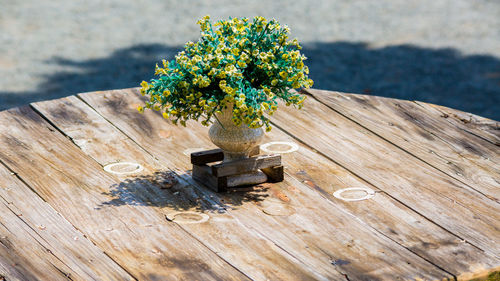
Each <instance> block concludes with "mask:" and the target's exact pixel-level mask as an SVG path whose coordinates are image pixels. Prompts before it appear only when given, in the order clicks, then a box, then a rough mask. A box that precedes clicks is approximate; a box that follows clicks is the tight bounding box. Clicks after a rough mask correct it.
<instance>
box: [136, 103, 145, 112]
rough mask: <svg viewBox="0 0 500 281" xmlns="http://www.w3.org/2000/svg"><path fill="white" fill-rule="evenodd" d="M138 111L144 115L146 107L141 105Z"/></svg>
mask: <svg viewBox="0 0 500 281" xmlns="http://www.w3.org/2000/svg"><path fill="white" fill-rule="evenodd" d="M137 110H138V111H139V113H144V107H142V106H140V105H139V106H138V107H137Z"/></svg>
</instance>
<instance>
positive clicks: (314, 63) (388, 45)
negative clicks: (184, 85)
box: [0, 0, 500, 120]
mask: <svg viewBox="0 0 500 281" xmlns="http://www.w3.org/2000/svg"><path fill="white" fill-rule="evenodd" d="M206 14H210V15H211V16H212V18H213V19H220V18H227V17H229V16H233V17H235V16H236V17H239V16H246V17H253V16H255V15H262V16H264V17H268V18H273V17H274V18H276V19H278V20H280V21H281V23H283V24H288V25H289V26H290V27H291V29H292V33H293V34H292V36H294V37H297V38H298V39H299V40H300V41H301V42H303V44H304V49H303V52H304V53H305V55H306V56H308V57H309V60H308V61H307V64H308V65H309V67H310V69H311V75H310V76H311V78H312V79H313V80H315V86H314V87H315V88H321V89H328V90H338V91H345V92H354V93H365V94H372V95H381V96H389V97H395V98H402V99H412V100H421V101H426V102H432V103H436V104H441V105H445V106H449V107H453V108H457V109H461V110H464V111H469V112H473V113H476V114H479V115H482V116H485V117H489V118H493V119H496V120H500V1H498V0H475V1H470V0H422V1H408V0H385V1H373V0H366V1H360V0H352V1H343V0H330V1H327V0H324V1H270V0H266V1H260V0H259V1H256V0H253V1H248V0H246V1H239V0H237V1H235V0H232V1H225V0H215V1H201V0H200V1H153V0H144V1H137V0H114V1H99V0H85V1H76V0H73V1H62V0H54V1H40V0H23V1H15V0H0V110H2V109H6V108H10V107H14V106H20V105H23V104H26V103H29V102H32V101H37V100H46V99H52V98H57V97H62V96H67V95H71V94H74V93H78V92H86V91H94V90H105V89H115V88H126V87H134V86H137V85H138V83H140V81H142V80H147V79H149V78H151V76H152V72H153V67H154V64H155V63H156V62H157V61H159V60H160V59H161V58H165V57H166V58H172V56H173V55H174V54H175V53H176V52H177V51H178V50H179V49H180V48H181V47H182V45H183V44H184V43H185V42H186V41H188V40H196V39H197V37H198V35H199V31H198V27H197V25H196V21H197V19H199V18H200V17H202V16H204V15H206Z"/></svg>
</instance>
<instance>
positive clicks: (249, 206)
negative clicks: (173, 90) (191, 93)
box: [80, 90, 450, 280]
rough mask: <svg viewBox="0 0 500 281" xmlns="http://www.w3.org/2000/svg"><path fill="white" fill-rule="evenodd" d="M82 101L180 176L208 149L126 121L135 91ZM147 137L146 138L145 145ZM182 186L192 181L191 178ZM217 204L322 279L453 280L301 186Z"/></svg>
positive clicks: (154, 124)
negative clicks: (335, 275) (194, 153)
mask: <svg viewBox="0 0 500 281" xmlns="http://www.w3.org/2000/svg"><path fill="white" fill-rule="evenodd" d="M131 93H133V94H134V95H130V94H131ZM80 96H81V97H82V98H83V99H84V100H85V101H86V102H87V103H89V104H90V105H91V106H92V107H93V108H95V109H96V110H97V111H98V112H99V113H100V114H101V115H103V116H104V117H105V118H107V119H108V120H110V121H111V122H112V123H113V124H114V125H115V126H117V127H118V128H119V129H120V131H122V132H125V133H126V134H127V135H129V136H130V137H131V138H132V139H133V140H134V141H135V142H137V143H139V144H140V145H141V146H142V147H144V148H145V149H146V150H147V151H149V152H150V153H151V154H152V155H154V156H155V157H157V158H158V159H160V160H161V161H163V162H164V163H168V166H175V167H176V168H178V169H181V171H184V170H185V169H189V163H190V161H189V157H187V156H186V155H183V154H182V151H189V150H191V147H207V146H209V145H208V144H209V140H208V135H207V129H206V128H202V127H200V126H199V125H198V124H189V125H188V128H187V129H183V128H180V127H174V126H173V125H170V124H169V123H167V122H161V121H160V120H161V116H160V115H158V114H154V113H152V112H148V113H145V114H144V115H142V116H143V117H141V118H140V119H142V120H136V119H137V118H138V117H137V115H134V114H132V113H127V112H129V110H130V108H133V107H134V106H135V104H138V103H140V97H139V95H138V94H137V91H135V90H133V91H132V92H130V91H111V92H106V93H89V94H83V95H80ZM117 116H121V118H117ZM138 124H143V126H138ZM144 124H148V125H147V126H144ZM162 131H173V132H175V134H172V138H171V139H170V140H169V141H168V142H167V141H164V140H162V139H161V134H160V133H159V132H162ZM146 132H147V134H148V136H149V138H145V137H144V135H145V134H146ZM181 140H182V141H181ZM183 178H185V179H186V180H188V181H189V175H188V174H185V175H184V176H183ZM212 196H213V198H214V200H215V199H217V200H219V201H220V202H223V203H224V204H226V209H227V210H228V213H230V214H231V215H233V216H234V217H236V218H237V219H238V220H239V221H240V222H241V223H242V224H244V225H246V226H247V227H250V228H253V229H256V230H257V231H259V233H262V235H264V236H265V237H267V238H268V239H270V240H272V241H273V243H274V244H276V245H278V246H279V247H280V248H283V249H285V250H286V251H287V252H290V253H291V254H292V255H293V256H295V257H297V258H298V259H300V260H301V261H302V262H304V263H305V264H307V265H308V266H309V267H311V268H312V269H314V270H315V271H317V272H325V271H326V272H329V271H330V270H331V269H332V268H335V269H336V270H337V271H338V272H341V273H343V274H346V275H348V276H349V278H353V280H354V279H362V278H382V279H383V278H384V277H385V278H386V279H387V278H389V279H390V278H393V277H394V276H401V277H402V278H412V279H413V278H418V277H423V278H427V279H434V278H437V276H439V278H442V277H450V275H449V274H447V273H445V272H443V271H439V270H437V268H436V267H434V266H433V265H431V264H429V263H427V262H424V261H423V260H422V259H420V258H419V257H418V256H415V255H414V254H412V253H411V252H410V251H407V250H406V249H404V248H402V247H399V246H398V245H397V244H395V243H393V242H392V241H391V240H389V239H387V238H386V237H385V236H383V235H380V234H379V233H378V232H375V231H371V230H370V229H369V228H367V227H366V226H365V225H363V224H360V223H359V221H358V220H357V219H355V218H354V217H353V216H351V215H350V214H347V213H345V211H344V210H342V209H338V208H337V206H336V204H332V203H331V202H328V201H327V200H325V199H324V198H322V197H321V196H320V195H319V193H317V192H316V191H313V190H311V189H310V188H308V187H306V186H305V185H304V184H302V183H300V182H298V181H296V180H293V179H291V180H290V179H288V180H287V179H285V182H283V183H279V184H264V185H262V186H261V187H256V188H253V189H249V190H246V191H241V190H240V191H235V192H232V193H228V194H212ZM332 214H334V215H332ZM353 219H354V220H353ZM436 270H437V271H436ZM425 275H427V276H425Z"/></svg>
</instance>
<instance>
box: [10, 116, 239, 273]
mask: <svg viewBox="0 0 500 281" xmlns="http://www.w3.org/2000/svg"><path fill="white" fill-rule="evenodd" d="M102 133H105V132H102ZM0 160H2V162H4V163H5V164H6V165H7V166H8V167H9V168H10V169H11V170H13V171H15V172H16V173H17V174H18V175H19V177H20V178H21V179H22V180H23V181H25V182H26V183H27V184H28V185H29V186H30V187H31V188H32V189H33V190H35V191H36V192H37V193H38V194H39V195H40V196H41V197H42V198H43V199H44V200H45V201H47V203H49V204H50V205H51V206H52V207H53V208H54V209H55V210H56V211H58V212H59V213H61V214H62V215H63V216H64V217H65V218H66V219H67V220H68V221H70V222H71V223H72V224H73V225H74V226H75V227H77V228H78V229H79V230H80V231H81V232H82V233H83V234H85V235H86V236H87V237H88V238H89V239H91V240H92V242H93V243H95V244H96V245H97V246H98V247H99V248H101V249H102V250H103V251H105V252H106V253H107V254H108V255H109V256H110V257H111V258H112V259H114V260H115V261H116V262H117V263H118V264H120V265H121V266H122V267H124V268H126V270H127V271H128V272H130V273H131V274H132V275H133V276H134V277H136V278H138V279H141V280H151V279H152V280H154V279H163V280H166V279H175V280H178V279H182V278H184V279H204V280H219V279H245V278H246V277H245V276H244V275H242V274H241V273H240V272H239V271H237V270H236V269H234V268H233V267H232V266H231V265H229V264H228V263H226V262H225V261H223V260H222V259H220V258H219V257H218V256H217V255H215V254H214V253H213V252H212V251H210V250H209V249H208V248H206V247H205V246H204V245H203V244H201V243H200V242H199V241H197V240H196V239H194V238H193V237H191V236H190V235H188V234H187V233H186V232H185V231H184V230H183V229H182V228H180V227H178V226H177V225H172V224H168V222H167V221H166V220H165V218H164V216H163V214H161V213H159V212H155V211H154V210H152V209H151V208H148V207H147V206H145V205H143V204H136V205H134V204H121V203H123V202H126V201H127V198H126V197H125V198H119V199H117V200H115V201H111V200H112V199H113V196H111V195H109V192H110V188H112V187H113V186H115V184H116V182H117V180H116V178H115V177H113V176H110V175H109V174H107V173H106V172H104V171H103V170H102V167H101V166H100V165H99V164H98V163H97V162H95V161H94V160H93V159H91V158H90V157H88V156H86V155H85V154H84V153H83V152H82V151H81V150H79V149H78V148H77V147H76V146H75V145H74V144H73V143H71V141H70V140H68V139H67V138H65V137H64V136H63V135H61V134H60V133H59V132H57V131H56V130H55V129H54V128H53V127H51V126H50V125H49V124H48V123H47V122H45V121H44V120H43V119H42V118H41V117H40V116H39V115H38V114H36V113H35V112H33V111H32V110H31V109H30V108H27V107H23V108H17V109H12V110H9V111H4V112H1V113H0ZM106 202H110V203H109V204H105V203H106ZM145 237H147V238H148V239H144V238H145ZM179 245H189V247H180V246H179Z"/></svg>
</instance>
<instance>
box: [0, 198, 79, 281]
mask: <svg viewBox="0 0 500 281" xmlns="http://www.w3.org/2000/svg"><path fill="white" fill-rule="evenodd" d="M0 213H1V214H2V215H1V216H0V280H2V278H6V279H7V280H70V279H69V278H68V277H67V274H68V273H70V272H71V273H73V272H74V271H72V270H71V269H70V268H69V267H68V266H66V265H65V264H64V263H63V262H62V261H61V260H59V259H58V258H57V257H56V256H55V255H53V254H52V253H51V252H50V250H49V249H48V248H46V247H44V245H43V243H42V242H40V241H41V240H42V241H43V239H42V238H41V237H40V236H38V235H37V233H36V232H35V231H34V230H33V229H31V228H30V227H29V226H28V225H27V224H26V223H24V222H23V221H22V219H21V218H20V217H18V215H20V213H17V214H16V213H14V212H13V211H12V210H11V209H10V208H9V206H8V203H6V202H5V201H4V200H3V199H2V198H0ZM75 277H77V276H76V275H75ZM77 279H79V280H83V279H82V278H81V277H80V278H77Z"/></svg>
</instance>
